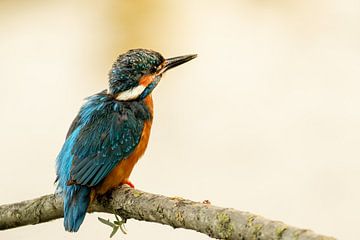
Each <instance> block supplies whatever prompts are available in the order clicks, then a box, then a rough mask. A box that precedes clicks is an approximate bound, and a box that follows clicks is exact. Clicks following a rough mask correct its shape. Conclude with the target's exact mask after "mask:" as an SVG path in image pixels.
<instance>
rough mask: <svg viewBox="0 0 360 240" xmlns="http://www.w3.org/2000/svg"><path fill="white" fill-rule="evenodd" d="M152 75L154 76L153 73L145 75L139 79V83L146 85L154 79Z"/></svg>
mask: <svg viewBox="0 0 360 240" xmlns="http://www.w3.org/2000/svg"><path fill="white" fill-rule="evenodd" d="M154 77H155V75H145V76H143V77H142V78H141V79H140V81H139V83H140V84H141V85H143V86H145V87H146V86H147V85H149V84H150V83H151V82H152V81H154Z"/></svg>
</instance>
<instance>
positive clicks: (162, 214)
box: [0, 186, 335, 240]
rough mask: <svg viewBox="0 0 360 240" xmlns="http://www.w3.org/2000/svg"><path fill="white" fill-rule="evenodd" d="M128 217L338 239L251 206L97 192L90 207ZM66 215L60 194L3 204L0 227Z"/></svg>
mask: <svg viewBox="0 0 360 240" xmlns="http://www.w3.org/2000/svg"><path fill="white" fill-rule="evenodd" d="M114 211H115V212H116V213H117V214H118V215H120V216H122V217H123V218H125V219H129V218H134V219H137V220H140V221H148V222H157V223H161V224H166V225H170V226H172V227H174V228H186V229H192V230H195V231H198V232H201V233H205V234H207V235H208V236H210V237H213V238H221V239H242V240H248V239H249V240H250V239H258V240H265V239H266V240H269V239H278V240H290V239H294V240H295V239H296V240H310V239H311V240H334V239H335V238H333V237H326V236H322V235H318V234H316V233H314V232H312V231H310V230H305V229H299V228H296V227H292V226H288V225H286V224H284V223H282V222H278V221H272V220H267V219H265V218H263V217H261V216H257V215H254V214H251V213H248V212H242V211H238V210H235V209H232V208H221V207H216V206H212V205H210V204H207V203H199V202H193V201H190V200H185V199H182V198H171V197H165V196H161V195H156V194H152V193H146V192H142V191H140V190H136V189H131V188H129V187H125V186H124V187H120V188H116V189H115V190H113V191H112V192H110V193H108V194H106V195H104V196H101V197H98V198H97V199H96V201H94V203H93V204H92V205H91V206H90V207H89V210H88V212H105V213H113V212H114ZM62 217H63V200H62V197H61V196H59V195H54V194H51V195H46V196H42V197H40V198H37V199H33V200H28V201H23V202H20V203H14V204H7V205H2V206H0V230H6V229H9V228H15V227H20V226H25V225H28V224H38V223H43V222H48V221H50V220H54V219H57V218H62Z"/></svg>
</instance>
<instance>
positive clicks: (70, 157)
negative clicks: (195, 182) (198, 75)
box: [55, 49, 197, 232]
mask: <svg viewBox="0 0 360 240" xmlns="http://www.w3.org/2000/svg"><path fill="white" fill-rule="evenodd" d="M195 57H197V55H196V54H190V55H183V56H179V57H172V58H167V59H165V58H164V57H163V56H162V55H161V54H160V53H158V52H156V51H153V50H147V49H132V50H129V51H127V52H126V53H123V54H120V55H119V56H118V58H117V59H116V61H115V62H114V64H113V65H112V68H111V70H110V73H109V87H108V89H106V90H103V91H101V92H99V93H97V94H94V95H92V96H90V97H88V98H86V101H85V103H84V104H83V105H82V107H81V108H80V110H79V113H78V114H77V116H76V117H75V119H74V120H73V122H72V124H71V126H70V128H69V130H68V133H67V135H66V139H65V142H64V144H63V146H62V148H61V150H60V152H59V154H58V156H57V158H56V180H55V183H56V184H57V188H56V192H57V193H59V194H61V195H62V197H63V199H64V228H65V230H66V231H69V232H77V231H78V230H79V228H80V225H81V224H82V223H83V221H84V218H85V215H86V212H87V209H88V206H89V205H90V204H91V202H92V201H93V200H94V199H95V198H96V196H99V195H103V194H105V193H106V192H108V191H109V190H110V189H113V188H115V187H117V186H120V185H122V184H127V185H129V186H130V187H132V188H134V185H133V184H132V183H131V182H130V180H129V176H130V174H131V171H132V170H133V167H134V165H135V164H136V163H137V161H138V160H139V158H140V157H141V156H142V155H143V154H144V152H145V149H146V148H147V145H148V141H149V137H150V131H151V125H152V119H153V113H154V112H153V100H152V91H153V90H154V89H155V87H156V86H157V85H158V83H159V82H160V79H161V77H162V75H163V74H164V73H165V72H166V71H167V70H169V69H172V68H174V67H176V66H179V65H181V64H183V63H186V62H188V61H190V60H192V59H194V58H195Z"/></svg>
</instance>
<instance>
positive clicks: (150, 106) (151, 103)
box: [144, 94, 154, 119]
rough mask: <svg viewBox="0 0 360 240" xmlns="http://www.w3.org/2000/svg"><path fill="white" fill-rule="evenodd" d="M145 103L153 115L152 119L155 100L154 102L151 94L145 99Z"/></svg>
mask: <svg viewBox="0 0 360 240" xmlns="http://www.w3.org/2000/svg"><path fill="white" fill-rule="evenodd" d="M144 103H145V105H146V106H147V108H148V109H149V112H150V115H151V119H152V116H153V113H154V105H153V100H152V96H151V94H149V95H148V96H147V97H146V98H145V99H144Z"/></svg>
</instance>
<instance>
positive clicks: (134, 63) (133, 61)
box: [109, 49, 165, 94]
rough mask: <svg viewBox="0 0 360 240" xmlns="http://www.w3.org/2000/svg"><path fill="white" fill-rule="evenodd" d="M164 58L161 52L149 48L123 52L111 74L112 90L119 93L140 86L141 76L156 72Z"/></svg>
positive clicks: (110, 83) (113, 92)
mask: <svg viewBox="0 0 360 240" xmlns="http://www.w3.org/2000/svg"><path fill="white" fill-rule="evenodd" d="M164 60H165V59H164V57H163V56H161V54H160V53H158V52H155V51H152V50H147V49H132V50H129V51H128V52H126V53H124V54H121V55H120V56H119V57H118V58H117V60H116V61H115V62H114V64H113V66H112V68H111V71H110V74H109V85H110V92H111V93H112V94H118V93H120V92H123V91H126V90H128V89H131V88H134V87H136V86H138V85H139V80H140V79H141V77H142V76H144V75H148V74H152V73H155V72H156V69H157V68H158V67H159V66H160V64H161V63H163V62H164Z"/></svg>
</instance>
